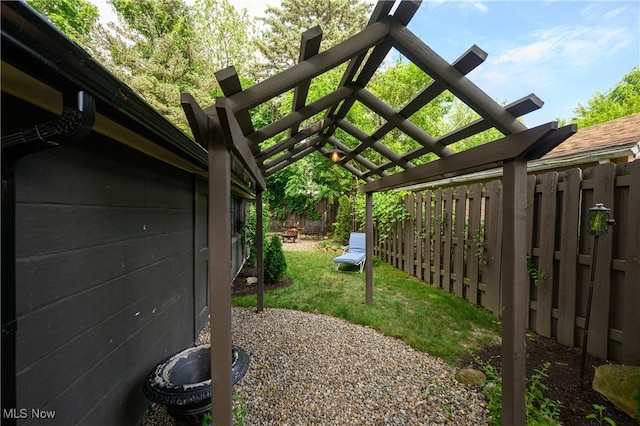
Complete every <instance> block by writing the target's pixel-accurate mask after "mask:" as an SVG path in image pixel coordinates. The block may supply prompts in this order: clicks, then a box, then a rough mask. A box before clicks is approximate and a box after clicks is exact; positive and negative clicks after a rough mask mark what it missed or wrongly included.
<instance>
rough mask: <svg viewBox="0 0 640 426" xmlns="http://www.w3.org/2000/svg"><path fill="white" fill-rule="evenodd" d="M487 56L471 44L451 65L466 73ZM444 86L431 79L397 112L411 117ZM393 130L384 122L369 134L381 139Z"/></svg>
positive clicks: (442, 89) (391, 126) (439, 92)
mask: <svg viewBox="0 0 640 426" xmlns="http://www.w3.org/2000/svg"><path fill="white" fill-rule="evenodd" d="M486 58H487V53H486V52H485V51H483V50H482V49H480V48H479V47H478V46H476V45H475V44H474V45H473V46H471V47H470V48H469V49H468V50H467V51H466V52H464V53H463V54H462V56H460V57H459V58H458V59H456V60H455V61H454V62H453V64H452V65H453V67H454V68H455V69H457V70H458V71H460V72H461V73H462V74H465V75H466V74H468V73H470V72H471V71H473V70H474V69H475V68H476V67H477V66H478V65H480V64H481V63H483V62H484V61H485V59H486ZM444 90H445V88H444V87H443V86H442V85H441V84H439V83H438V82H437V81H435V80H433V81H432V82H431V83H429V84H428V85H427V86H426V87H425V88H424V89H422V90H421V91H420V92H419V93H418V94H417V95H416V96H414V97H413V98H412V99H411V100H410V101H409V102H407V104H406V105H405V106H404V107H402V109H401V110H400V111H398V112H399V114H400V115H401V116H403V117H405V118H409V117H411V116H412V115H413V114H415V113H416V112H418V111H419V110H420V108H422V107H423V106H425V105H426V104H428V103H429V102H431V101H432V100H434V99H435V98H436V97H437V96H438V95H439V94H441V93H442V92H444ZM391 130H393V125H392V124H391V123H385V124H383V125H382V126H380V128H379V129H378V130H376V131H375V132H374V133H373V134H372V135H371V136H372V137H373V138H374V139H382V138H383V137H384V135H386V134H387V133H389V132H390V131H391Z"/></svg>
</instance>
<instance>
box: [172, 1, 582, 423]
mask: <svg viewBox="0 0 640 426" xmlns="http://www.w3.org/2000/svg"><path fill="white" fill-rule="evenodd" d="M394 3H397V7H396V8H395V11H394V9H393V7H394ZM419 5H420V1H415V0H411V1H409V0H398V1H396V2H392V1H379V2H378V3H377V5H376V6H375V9H374V11H373V14H372V16H371V18H370V20H369V23H368V25H367V27H366V28H364V29H363V30H362V31H361V32H359V33H358V34H356V35H354V36H352V37H351V38H349V39H348V40H346V41H344V42H342V43H339V44H337V45H335V46H333V47H330V48H329V49H326V50H324V51H320V50H319V48H320V44H321V40H322V31H321V29H320V28H318V27H315V28H311V29H310V30H308V31H306V32H304V33H303V35H302V37H301V42H300V56H299V62H298V64H296V65H294V66H293V67H291V68H289V69H287V70H284V71H282V72H280V73H278V74H276V75H274V76H272V77H270V78H268V79H266V80H264V81H262V82H259V83H257V84H255V85H253V86H251V87H248V88H245V89H243V88H242V87H241V84H240V79H239V77H238V75H237V73H236V70H235V68H233V67H229V68H226V69H224V70H221V71H218V72H217V73H216V74H215V75H216V78H217V79H218V82H219V84H220V87H221V89H222V92H223V93H224V95H225V98H220V99H218V100H217V102H216V104H215V105H212V106H210V107H208V108H206V109H204V110H203V109H201V108H200V107H199V106H198V105H197V103H196V102H195V100H194V99H193V98H192V97H191V96H189V95H186V94H185V95H183V97H182V102H183V108H184V110H185V113H186V115H187V118H188V120H189V124H190V125H191V128H192V130H193V134H194V137H195V139H196V141H197V142H198V143H200V144H201V145H203V146H205V147H208V149H209V169H210V170H209V194H214V195H213V196H211V197H210V204H209V209H210V214H211V218H212V219H211V220H212V221H213V222H212V224H211V225H210V236H209V241H210V242H215V243H214V244H210V265H212V266H211V269H210V272H209V285H210V297H211V301H210V307H211V322H212V324H215V325H216V326H215V327H212V349H211V352H212V354H211V362H212V365H211V373H212V381H214V382H215V383H216V384H217V386H215V387H214V386H212V395H211V396H212V412H213V413H214V418H213V424H216V425H218V424H220V425H230V424H231V420H232V417H231V385H230V380H227V379H228V377H227V375H229V374H230V369H229V368H228V361H229V359H228V358H229V356H230V353H231V341H230V322H231V319H230V304H229V303H227V302H226V301H227V300H229V299H230V286H229V284H230V281H231V277H230V276H229V275H230V274H229V264H228V262H227V260H228V258H229V256H228V253H227V251H228V247H229V246H228V245H225V244H220V242H224V241H226V239H228V237H229V235H230V229H229V227H230V224H229V223H228V222H229V221H228V211H229V208H230V206H229V199H230V194H229V193H228V192H229V190H230V189H229V185H228V182H226V183H225V182H222V181H225V180H226V181H230V179H231V177H230V169H231V167H230V164H231V162H232V161H234V159H235V161H237V162H239V163H240V164H241V165H242V167H244V169H245V171H246V173H247V174H248V176H249V178H250V180H251V181H252V183H253V184H254V185H255V190H256V211H257V212H258V216H259V220H258V221H257V228H258V229H257V233H256V235H257V236H258V240H259V241H258V242H257V244H258V250H257V252H258V253H257V258H258V259H257V263H258V265H257V269H258V311H260V310H262V303H263V289H264V277H263V269H262V268H263V253H262V241H261V239H262V221H261V216H262V215H261V212H262V193H263V191H264V189H265V188H266V180H265V178H266V177H268V176H270V175H272V174H274V173H276V172H278V171H280V170H282V169H284V168H285V167H287V166H289V165H291V164H293V163H295V162H296V161H299V160H300V159H302V158H304V157H306V156H307V155H311V154H313V153H315V152H319V153H320V154H322V155H326V154H327V153H328V149H327V148H329V149H331V148H333V147H336V148H338V149H340V150H341V151H343V152H344V153H345V154H346V155H345V157H344V158H343V159H342V160H340V161H338V162H337V165H338V166H340V167H343V168H344V169H345V170H347V171H348V172H350V173H352V174H353V175H354V176H356V177H357V178H358V179H361V180H362V181H363V184H362V185H361V186H360V190H361V191H362V192H364V193H365V196H366V203H365V206H366V223H365V231H366V233H367V243H366V252H367V258H366V259H367V260H366V264H365V271H366V274H365V275H366V285H365V299H366V302H367V303H373V241H372V234H373V222H372V205H373V198H372V197H373V193H374V192H378V191H384V190H388V189H392V188H398V187H403V186H407V185H409V184H414V183H418V182H425V181H430V180H436V179H439V178H442V177H449V176H455V175H460V174H466V173H470V172H473V171H478V170H482V169H486V168H490V167H497V166H502V167H503V169H504V176H505V182H504V189H503V194H504V205H503V241H502V247H503V253H502V256H503V261H502V263H501V265H502V271H501V280H502V284H501V286H502V297H501V298H502V314H503V315H502V316H503V331H502V340H503V351H502V359H503V400H502V407H503V411H502V421H503V424H524V411H525V410H524V409H525V406H524V393H525V387H524V386H525V364H524V362H525V361H524V360H525V352H524V351H525V346H524V344H525V331H526V330H525V318H526V312H527V310H526V305H525V303H526V302H525V298H524V294H525V292H524V288H525V286H526V285H527V279H526V266H525V257H526V251H525V244H524V242H525V241H526V234H525V224H526V222H525V217H526V201H527V200H526V191H525V190H524V188H525V186H526V162H527V161H529V160H533V159H537V158H539V157H541V156H542V155H544V154H545V153H546V152H548V151H549V150H551V149H553V148H554V147H555V146H557V145H558V144H560V143H561V142H562V141H564V140H565V139H567V138H568V137H569V136H571V134H573V133H575V131H576V128H575V126H566V127H562V128H558V126H557V123H555V122H552V123H547V124H543V125H541V126H538V127H534V128H532V129H527V127H526V126H525V125H524V124H523V123H522V122H521V121H519V120H518V118H519V117H520V116H522V115H524V114H527V113H529V112H531V111H534V110H536V109H538V108H540V107H541V106H542V101H541V100H540V99H538V98H537V97H536V96H535V95H533V94H532V95H528V96H525V97H523V98H522V99H520V100H518V101H515V102H513V103H511V104H509V105H507V106H501V105H499V104H498V103H497V102H495V101H494V100H493V99H492V98H491V97H490V96H489V95H487V94H486V93H484V92H483V91H482V90H481V89H480V88H479V87H477V86H476V85H475V84H474V83H473V82H471V81H470V80H469V79H468V78H467V77H466V74H468V73H469V72H470V71H472V70H473V69H475V68H476V67H477V66H479V65H480V64H481V63H482V62H483V61H484V60H485V58H486V56H487V55H486V53H485V52H484V51H482V50H481V49H480V48H479V47H477V46H475V45H474V46H472V47H471V48H470V49H469V50H468V51H467V52H465V53H464V54H463V55H462V56H461V57H460V58H458V59H457V60H456V61H454V62H453V63H452V64H449V63H448V62H447V61H445V60H444V59H443V58H441V57H440V56H439V55H438V54H437V53H436V52H434V51H433V50H432V49H431V48H429V47H428V46H427V45H426V44H425V43H424V42H423V41H422V40H420V39H419V38H418V37H416V36H415V35H414V34H413V33H412V32H411V31H409V30H408V29H407V27H406V26H407V24H408V23H409V21H410V20H411V18H412V17H413V16H414V15H415V13H416V11H417V10H418V7H419ZM392 13H393V14H392ZM391 49H396V50H397V51H398V52H400V53H401V54H402V55H404V56H405V57H406V58H407V59H408V60H409V61H411V62H413V63H414V64H415V65H416V66H417V67H419V68H420V69H421V70H422V71H423V72H425V73H426V74H428V75H429V77H430V78H431V79H432V82H431V83H429V84H428V85H427V86H426V87H423V88H416V90H417V93H416V94H414V96H413V97H412V98H411V99H410V100H409V101H408V102H407V103H406V104H405V105H404V106H403V107H401V108H399V109H398V110H396V109H393V108H391V107H390V106H388V105H387V104H386V103H385V102H383V101H382V100H381V99H379V98H377V97H376V96H375V94H374V93H372V92H371V91H370V90H368V89H366V86H367V84H368V83H369V81H370V80H371V78H372V77H373V76H374V75H375V73H376V71H377V70H379V69H380V67H381V65H382V64H383V61H384V59H385V57H386V56H387V55H388V53H389V52H391ZM345 63H346V68H345V70H344V72H343V74H342V79H341V82H340V83H339V85H338V87H336V88H335V90H333V91H331V92H330V93H328V94H326V95H324V96H322V97H321V98H319V99H317V100H314V101H313V102H308V99H307V98H308V94H309V92H310V88H311V85H312V83H313V79H314V78H315V77H318V76H320V75H321V74H323V73H325V72H328V71H330V70H333V69H336V68H337V67H339V66H342V65H343V64H345ZM290 90H293V103H292V107H291V112H290V113H289V114H287V115H286V116H284V117H282V118H279V119H277V120H275V121H273V122H272V123H269V124H267V125H266V126H264V127H262V128H258V129H256V128H254V123H253V122H252V120H251V113H250V110H251V109H252V108H255V107H257V106H259V105H261V104H263V103H265V102H269V101H270V100H271V99H273V98H275V97H277V96H280V95H281V94H283V93H285V92H287V91H290ZM445 91H448V92H450V93H451V94H453V95H454V96H455V97H457V98H458V99H459V100H461V101H462V102H463V103H464V104H466V105H467V106H468V107H469V108H471V109H472V110H473V111H475V112H476V113H477V114H478V116H479V118H478V119H477V120H475V121H474V122H472V123H470V124H467V125H464V126H461V127H459V128H456V129H452V130H451V131H450V132H448V133H447V134H445V135H442V136H437V137H436V136H434V135H430V134H429V133H427V132H426V131H424V130H423V129H421V128H420V127H418V126H417V125H415V124H414V123H413V122H412V121H410V118H411V117H412V116H413V115H414V114H415V113H417V112H418V111H419V110H420V109H421V108H423V107H424V106H425V105H427V104H429V103H430V102H432V101H433V100H434V99H436V98H437V97H438V95H440V94H441V93H443V92H445ZM356 102H360V103H361V104H363V105H364V106H366V107H367V108H369V110H370V111H371V112H372V113H373V114H376V115H378V116H379V117H380V121H384V124H382V125H380V126H379V127H378V128H377V129H376V130H374V131H373V132H372V133H368V132H367V131H365V130H363V129H361V128H359V127H358V126H356V125H354V124H353V123H350V122H349V121H348V120H347V119H346V117H347V116H348V113H349V111H350V109H351V108H352V107H353V106H354V105H355V104H356ZM320 116H322V117H323V118H317V119H316V121H314V122H311V123H309V124H306V125H305V126H303V125H302V123H308V122H309V121H311V120H310V119H311V118H312V117H320ZM491 128H495V129H497V130H499V131H500V132H501V133H502V134H503V135H504V136H503V137H502V138H499V139H497V140H495V141H493V142H489V143H487V144H485V145H481V146H478V147H476V148H472V149H467V150H464V151H460V152H455V151H454V150H453V149H452V148H450V146H451V145H452V144H453V143H455V142H458V141H461V140H464V139H465V138H468V137H471V136H474V135H477V134H478V133H481V132H484V131H486V130H488V129H491ZM338 129H340V130H341V131H340V132H338ZM391 131H397V132H400V133H401V134H402V135H404V137H406V138H407V139H411V140H413V141H415V142H416V143H417V145H418V146H417V147H415V146H416V145H415V144H412V145H411V146H412V147H413V148H412V149H407V150H405V152H402V153H398V152H395V151H394V150H393V149H391V148H390V147H388V146H387V145H385V144H384V143H382V142H381V140H382V139H383V138H384V137H385V136H387V135H388V134H389V133H390V132H391ZM285 132H286V133H285ZM342 132H344V133H346V134H347V135H349V136H350V137H352V138H355V140H356V141H357V142H356V146H351V147H350V146H349V145H352V143H351V142H350V143H349V145H348V144H347V143H346V141H342V140H340V137H341V136H343V133H342ZM283 133H285V134H286V135H287V136H286V138H285V139H284V140H281V141H278V142H277V143H275V144H273V145H272V146H269V147H264V148H263V147H262V146H261V145H262V143H263V142H265V141H268V140H269V139H270V138H274V137H279V135H282V134H283ZM370 152H375V156H376V157H378V156H379V157H381V158H382V159H383V160H382V162H380V161H378V160H379V159H378V160H376V162H374V161H373V160H372V159H371V158H369V157H368V154H369V153H370ZM427 154H434V155H435V156H436V157H437V158H438V159H437V160H435V161H432V162H429V163H426V164H420V165H417V164H414V163H413V160H416V159H418V158H419V157H422V156H424V155H427ZM376 163H379V164H376ZM396 168H397V170H399V171H397V170H394V169H396ZM221 251H222V252H224V253H223V254H224V255H223V256H219V254H220V252H221ZM220 259H222V261H221V260H220ZM221 299H224V300H225V302H224V303H223V302H221ZM214 328H215V330H216V331H215V333H214V332H213V330H214Z"/></svg>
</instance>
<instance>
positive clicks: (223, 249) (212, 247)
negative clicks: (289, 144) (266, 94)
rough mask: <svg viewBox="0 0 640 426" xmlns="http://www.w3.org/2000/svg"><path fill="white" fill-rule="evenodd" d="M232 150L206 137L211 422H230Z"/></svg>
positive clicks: (221, 425) (226, 425)
mask: <svg viewBox="0 0 640 426" xmlns="http://www.w3.org/2000/svg"><path fill="white" fill-rule="evenodd" d="M230 200H231V154H230V152H229V148H228V147H227V144H226V143H225V142H224V138H210V139H209V220H210V224H209V265H210V267H209V297H210V300H209V309H210V328H211V413H212V423H211V424H212V425H219V426H231V424H232V421H233V417H232V394H231V286H230V285H229V284H230V283H231V229H230V228H231V217H230V208H231V206H230V204H231V202H230Z"/></svg>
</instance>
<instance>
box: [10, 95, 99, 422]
mask: <svg viewBox="0 0 640 426" xmlns="http://www.w3.org/2000/svg"><path fill="white" fill-rule="evenodd" d="M94 120H95V101H94V99H93V97H92V96H91V95H90V94H89V93H87V92H84V91H80V92H78V95H77V106H75V107H65V108H64V109H63V112H62V115H61V116H60V117H59V118H57V119H56V120H53V121H48V122H45V123H41V124H36V125H35V126H33V127H29V128H26V129H20V130H19V131H17V132H14V133H10V134H8V135H2V213H1V214H2V226H1V228H2V229H1V232H2V253H1V257H2V292H1V303H2V414H3V419H2V424H5V422H8V423H7V424H11V425H14V424H15V422H16V418H17V417H18V416H17V414H18V412H17V411H15V410H16V409H17V406H16V403H17V401H16V333H17V331H18V327H17V319H16V185H15V183H16V176H15V166H16V163H17V162H18V161H19V160H20V159H21V158H23V157H25V156H27V155H30V154H33V153H35V152H37V151H41V150H44V149H48V148H52V147H55V146H59V145H61V144H63V143H65V142H69V141H73V140H79V139H82V138H83V137H85V136H87V135H88V134H89V132H91V129H92V127H93V123H94ZM12 409H13V411H11V410H12ZM5 414H9V415H8V416H5Z"/></svg>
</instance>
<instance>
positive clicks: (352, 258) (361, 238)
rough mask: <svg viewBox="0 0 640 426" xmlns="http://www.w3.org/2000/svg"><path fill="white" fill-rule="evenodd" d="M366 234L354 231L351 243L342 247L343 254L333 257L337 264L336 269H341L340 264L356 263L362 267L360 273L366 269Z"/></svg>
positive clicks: (350, 239) (350, 237)
mask: <svg viewBox="0 0 640 426" xmlns="http://www.w3.org/2000/svg"><path fill="white" fill-rule="evenodd" d="M365 241H366V234H363V233H360V232H352V233H351V235H350V236H349V245H348V246H345V247H343V248H342V255H341V256H338V257H336V258H335V259H333V262H334V263H335V264H336V271H339V270H340V269H339V268H340V264H341V263H346V264H348V265H356V266H359V267H360V273H362V271H363V270H364V261H365V260H366V253H365Z"/></svg>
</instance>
